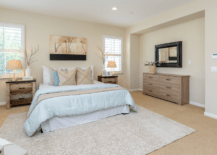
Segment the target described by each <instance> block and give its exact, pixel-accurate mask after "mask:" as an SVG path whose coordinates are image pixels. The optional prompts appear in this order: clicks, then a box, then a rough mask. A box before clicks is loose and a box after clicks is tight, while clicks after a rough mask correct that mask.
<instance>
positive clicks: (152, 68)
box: [148, 66, 156, 74]
mask: <svg viewBox="0 0 217 155" xmlns="http://www.w3.org/2000/svg"><path fill="white" fill-rule="evenodd" d="M148 72H149V73H152V74H154V73H156V66H149V70H148Z"/></svg>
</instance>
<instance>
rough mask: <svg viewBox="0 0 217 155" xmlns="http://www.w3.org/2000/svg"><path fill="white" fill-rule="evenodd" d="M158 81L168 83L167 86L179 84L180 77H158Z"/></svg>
mask: <svg viewBox="0 0 217 155" xmlns="http://www.w3.org/2000/svg"><path fill="white" fill-rule="evenodd" d="M159 81H160V82H162V83H169V84H181V78H180V77H171V76H161V77H159Z"/></svg>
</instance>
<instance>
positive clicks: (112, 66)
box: [107, 61, 117, 68]
mask: <svg viewBox="0 0 217 155" xmlns="http://www.w3.org/2000/svg"><path fill="white" fill-rule="evenodd" d="M107 68H117V66H116V62H115V61H109V62H108V65H107Z"/></svg>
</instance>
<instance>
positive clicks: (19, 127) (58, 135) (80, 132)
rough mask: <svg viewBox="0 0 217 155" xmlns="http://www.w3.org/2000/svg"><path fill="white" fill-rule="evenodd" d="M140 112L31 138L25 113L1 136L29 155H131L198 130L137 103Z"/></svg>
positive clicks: (0, 131) (9, 122)
mask: <svg viewBox="0 0 217 155" xmlns="http://www.w3.org/2000/svg"><path fill="white" fill-rule="evenodd" d="M138 111H139V112H138V113H130V114H128V115H117V116H114V117H109V118H106V119H102V120H100V121H96V122H92V123H87V124H83V125H79V126H75V127H70V128H66V129H61V130H56V131H54V132H51V133H46V134H41V133H37V134H36V135H35V136H34V137H31V138H29V137H27V136H26V134H25V131H24V128H23V124H24V122H25V120H26V113H20V114H12V115H9V116H8V118H7V120H6V121H5V123H4V124H3V126H2V128H1V129H0V137H2V138H5V139H7V140H9V141H12V142H14V143H16V144H19V145H20V146H21V147H23V148H25V149H27V150H28V155H36V154H40V155H49V154H50V155H54V154H57V155H67V154H73V155H76V154H78V155H81V154H94V155H95V154H100V155H106V154H108V155H111V154H118V155H120V154H124V155H127V154H129V155H132V154H147V153H150V152H153V151H154V150H156V149H159V148H161V147H163V146H165V145H168V144H170V143H171V142H173V141H175V140H178V139H180V138H183V137H185V136H187V135H189V134H191V133H193V132H195V130H194V129H192V128H189V127H187V126H185V125H182V124H180V123H178V122H175V121H173V120H171V119H168V118H166V117H164V116H161V115H159V114H156V113H154V112H152V111H149V110H147V109H145V108H143V107H140V106H138Z"/></svg>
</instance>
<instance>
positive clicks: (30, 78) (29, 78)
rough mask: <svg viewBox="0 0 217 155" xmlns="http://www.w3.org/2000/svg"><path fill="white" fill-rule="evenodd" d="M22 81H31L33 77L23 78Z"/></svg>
mask: <svg viewBox="0 0 217 155" xmlns="http://www.w3.org/2000/svg"><path fill="white" fill-rule="evenodd" d="M22 80H24V81H25V80H33V76H29V77H23V78H22Z"/></svg>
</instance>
